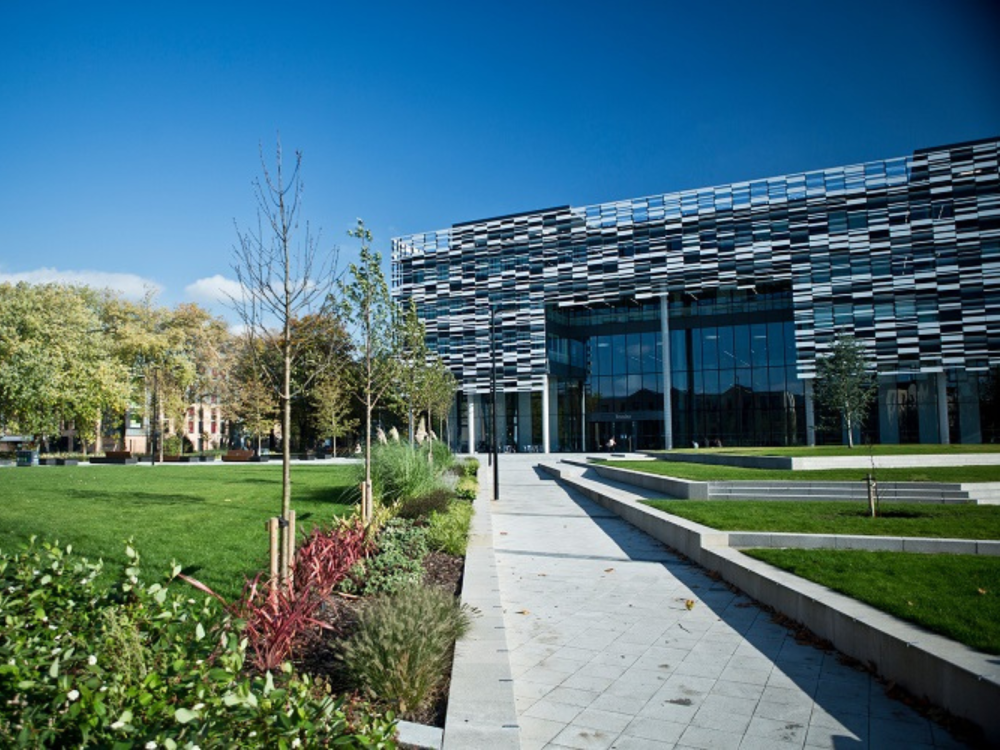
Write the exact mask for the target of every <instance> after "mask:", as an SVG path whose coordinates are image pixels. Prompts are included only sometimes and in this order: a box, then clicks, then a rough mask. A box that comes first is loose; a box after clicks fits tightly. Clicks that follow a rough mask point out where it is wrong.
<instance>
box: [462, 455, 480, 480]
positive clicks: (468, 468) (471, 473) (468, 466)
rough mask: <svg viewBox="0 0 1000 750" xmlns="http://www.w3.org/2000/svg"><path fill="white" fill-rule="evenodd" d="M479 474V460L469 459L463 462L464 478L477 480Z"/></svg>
mask: <svg viewBox="0 0 1000 750" xmlns="http://www.w3.org/2000/svg"><path fill="white" fill-rule="evenodd" d="M478 474H479V459H478V458H467V459H465V461H463V462H462V476H465V477H473V478H475V477H476V476H477V475H478Z"/></svg>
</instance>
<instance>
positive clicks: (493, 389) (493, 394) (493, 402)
mask: <svg viewBox="0 0 1000 750" xmlns="http://www.w3.org/2000/svg"><path fill="white" fill-rule="evenodd" d="M496 314H497V309H496V306H495V305H493V304H491V305H490V408H491V409H492V410H493V416H492V419H491V420H490V421H491V422H492V425H491V430H490V432H491V433H492V438H491V440H490V442H491V446H490V451H491V455H492V456H493V500H494V501H498V500H499V499H500V456H499V454H498V453H497V360H496V346H495V345H496Z"/></svg>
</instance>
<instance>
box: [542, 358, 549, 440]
mask: <svg viewBox="0 0 1000 750" xmlns="http://www.w3.org/2000/svg"><path fill="white" fill-rule="evenodd" d="M549 445H550V443H549V375H548V373H546V374H544V375H542V453H548V452H549Z"/></svg>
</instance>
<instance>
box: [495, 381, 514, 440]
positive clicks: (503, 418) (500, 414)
mask: <svg viewBox="0 0 1000 750" xmlns="http://www.w3.org/2000/svg"><path fill="white" fill-rule="evenodd" d="M496 419H497V421H496V426H497V450H498V451H500V452H501V453H503V451H504V448H505V446H507V445H509V443H508V442H507V397H506V396H504V395H503V392H502V391H500V389H499V388H498V389H497V417H496ZM511 439H513V438H511Z"/></svg>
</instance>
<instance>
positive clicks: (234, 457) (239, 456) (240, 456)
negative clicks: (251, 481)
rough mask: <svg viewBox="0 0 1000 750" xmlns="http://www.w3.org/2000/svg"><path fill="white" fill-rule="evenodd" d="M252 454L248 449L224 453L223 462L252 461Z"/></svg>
mask: <svg viewBox="0 0 1000 750" xmlns="http://www.w3.org/2000/svg"><path fill="white" fill-rule="evenodd" d="M253 454H254V452H253V451H252V450H249V449H243V450H232V451H226V452H225V453H224V454H222V460H223V461H252V460H253Z"/></svg>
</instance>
